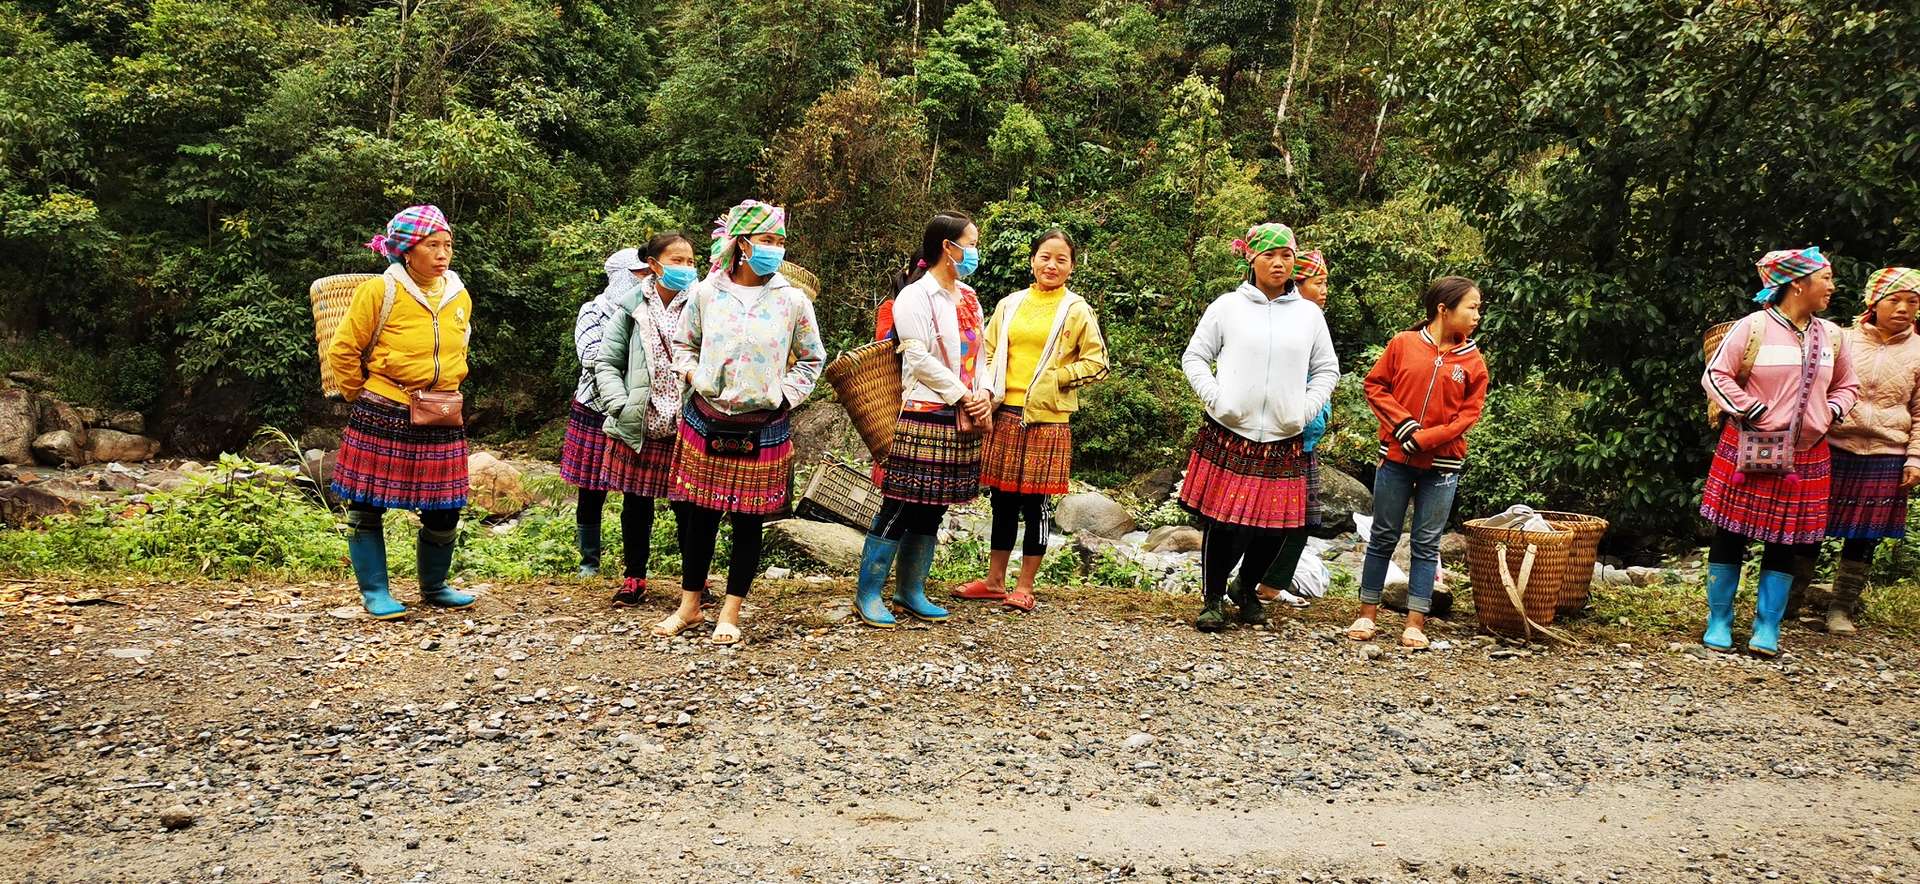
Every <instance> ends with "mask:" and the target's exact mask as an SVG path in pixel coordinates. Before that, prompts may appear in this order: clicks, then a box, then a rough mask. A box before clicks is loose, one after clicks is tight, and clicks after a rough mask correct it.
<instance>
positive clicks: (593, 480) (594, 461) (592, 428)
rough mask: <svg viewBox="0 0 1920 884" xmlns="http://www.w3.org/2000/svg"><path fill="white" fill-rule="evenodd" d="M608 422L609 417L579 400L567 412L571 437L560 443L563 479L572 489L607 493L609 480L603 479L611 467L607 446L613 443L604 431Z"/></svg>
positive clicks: (568, 431)
mask: <svg viewBox="0 0 1920 884" xmlns="http://www.w3.org/2000/svg"><path fill="white" fill-rule="evenodd" d="M606 420H607V418H606V415H603V414H601V413H600V412H597V411H594V410H593V409H592V408H590V407H588V406H586V405H584V404H582V403H581V402H580V400H578V399H575V400H574V401H573V407H572V408H569V409H568V410H567V435H566V438H565V439H563V440H561V442H560V478H562V479H564V480H566V483H567V484H568V485H572V486H573V487H575V488H584V489H586V490H588V491H605V490H607V485H606V480H604V479H602V478H600V475H601V473H602V472H604V471H605V468H606V465H607V452H608V450H609V449H608V448H607V445H608V444H609V443H610V442H612V441H613V440H612V439H611V438H609V437H608V436H607V431H605V430H603V429H601V427H602V426H603V425H604V424H605V423H606Z"/></svg>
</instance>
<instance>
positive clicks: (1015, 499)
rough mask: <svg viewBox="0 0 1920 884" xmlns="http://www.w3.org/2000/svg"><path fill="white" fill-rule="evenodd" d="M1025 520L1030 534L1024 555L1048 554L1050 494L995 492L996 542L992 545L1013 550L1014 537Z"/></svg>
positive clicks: (996, 548)
mask: <svg viewBox="0 0 1920 884" xmlns="http://www.w3.org/2000/svg"><path fill="white" fill-rule="evenodd" d="M1022 522H1024V523H1026V526H1027V536H1026V540H1025V542H1023V543H1021V544H1020V554H1021V555H1024V556H1044V555H1046V554H1047V496H1046V495H1044V494H1014V493H1013V492H1010V491H995V492H993V542H992V545H991V546H990V548H991V549H992V550H994V551H995V552H1012V551H1013V538H1014V536H1015V535H1017V534H1019V533H1020V525H1021V523H1022Z"/></svg>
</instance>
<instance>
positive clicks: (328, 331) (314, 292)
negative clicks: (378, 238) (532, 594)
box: [307, 273, 379, 396]
mask: <svg viewBox="0 0 1920 884" xmlns="http://www.w3.org/2000/svg"><path fill="white" fill-rule="evenodd" d="M378 278H379V277H378V276H377V275H375V274H372V273H341V274H337V275H334V276H323V277H321V278H319V279H316V280H314V281H313V285H311V286H309V287H308V288H307V298H308V299H309V300H311V301H312V302H313V340H314V343H315V344H316V345H317V346H318V348H319V352H320V392H322V393H325V394H327V395H329V396H337V395H339V393H340V379H339V378H336V377H334V376H333V369H332V368H331V367H330V366H329V365H328V364H327V358H326V354H327V347H328V346H329V345H331V344H332V343H333V331H334V329H337V328H339V327H340V320H342V319H345V318H346V316H347V307H348V306H349V305H351V304H352V303H353V290H354V289H357V288H359V287H360V284H361V283H363V282H366V281H367V280H369V279H378Z"/></svg>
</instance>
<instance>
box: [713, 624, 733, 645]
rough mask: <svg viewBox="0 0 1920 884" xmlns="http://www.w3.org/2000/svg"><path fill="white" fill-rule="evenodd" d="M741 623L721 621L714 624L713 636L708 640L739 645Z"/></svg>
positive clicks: (721, 643) (717, 643) (715, 642)
mask: <svg viewBox="0 0 1920 884" xmlns="http://www.w3.org/2000/svg"><path fill="white" fill-rule="evenodd" d="M740 638H741V636H740V625H739V624H737V623H728V622H726V621H724V620H723V621H721V622H719V623H715V624H714V625H713V638H710V639H708V641H711V642H713V643H714V644H716V645H737V644H739V643H740Z"/></svg>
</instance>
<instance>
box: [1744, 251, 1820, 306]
mask: <svg viewBox="0 0 1920 884" xmlns="http://www.w3.org/2000/svg"><path fill="white" fill-rule="evenodd" d="M1832 266H1833V262H1832V261H1828V260H1827V256H1825V255H1822V254H1820V247H1819V246H1807V247H1806V248H1804V249H1780V250H1778V251H1772V252H1768V253H1766V254H1765V255H1762V256H1761V257H1760V260H1759V261H1756V262H1754V267H1755V268H1757V269H1758V270H1759V271H1760V285H1761V289H1760V291H1758V292H1755V293H1754V295H1753V300H1754V302H1755V303H1759V304H1765V303H1767V302H1768V301H1771V300H1772V299H1773V294H1774V290H1776V289H1778V288H1779V287H1781V286H1783V285H1786V284H1787V283H1790V282H1792V281H1794V280H1796V279H1800V278H1801V277H1804V276H1809V275H1812V274H1813V273H1816V272H1818V271H1819V270H1820V269H1821V268H1823V267H1832Z"/></svg>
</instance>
